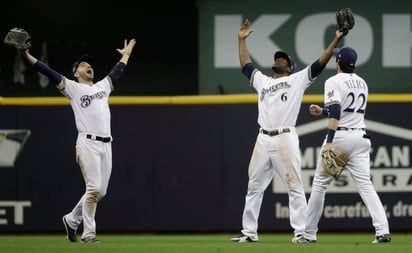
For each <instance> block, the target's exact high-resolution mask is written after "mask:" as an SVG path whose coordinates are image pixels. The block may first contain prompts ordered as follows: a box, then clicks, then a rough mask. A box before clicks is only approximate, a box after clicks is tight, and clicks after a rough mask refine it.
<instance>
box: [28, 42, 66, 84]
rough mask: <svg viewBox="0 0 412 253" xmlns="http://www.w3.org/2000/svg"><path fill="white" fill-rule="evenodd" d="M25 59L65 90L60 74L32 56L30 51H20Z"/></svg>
mask: <svg viewBox="0 0 412 253" xmlns="http://www.w3.org/2000/svg"><path fill="white" fill-rule="evenodd" d="M20 52H21V54H22V55H23V56H24V58H25V59H26V60H27V61H28V62H29V63H30V64H31V65H32V66H33V67H34V69H36V71H38V72H40V73H42V74H43V75H45V76H47V77H48V78H49V79H50V81H51V82H53V83H54V84H55V85H56V86H57V87H58V88H59V89H62V88H64V82H63V77H62V75H61V74H60V73H58V72H56V71H54V70H53V69H51V68H50V67H49V66H47V65H46V64H45V63H43V62H42V61H40V60H38V59H37V58H36V57H34V56H33V55H31V54H30V52H29V49H25V50H20Z"/></svg>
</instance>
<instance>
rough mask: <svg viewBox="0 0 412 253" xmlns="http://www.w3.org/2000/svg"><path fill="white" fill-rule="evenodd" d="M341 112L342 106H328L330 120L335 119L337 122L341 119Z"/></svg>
mask: <svg viewBox="0 0 412 253" xmlns="http://www.w3.org/2000/svg"><path fill="white" fill-rule="evenodd" d="M340 110H341V106H340V104H331V105H329V106H328V111H329V118H335V119H337V120H339V119H340Z"/></svg>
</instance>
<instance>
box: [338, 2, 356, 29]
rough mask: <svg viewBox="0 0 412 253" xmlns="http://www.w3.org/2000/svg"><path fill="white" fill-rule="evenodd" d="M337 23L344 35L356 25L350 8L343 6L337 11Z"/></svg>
mask: <svg viewBox="0 0 412 253" xmlns="http://www.w3.org/2000/svg"><path fill="white" fill-rule="evenodd" d="M336 25H337V27H338V30H339V31H341V32H343V35H346V34H348V32H349V30H350V29H352V28H353V27H354V26H355V17H354V16H353V13H352V10H351V9H350V8H343V9H341V10H339V11H337V12H336Z"/></svg>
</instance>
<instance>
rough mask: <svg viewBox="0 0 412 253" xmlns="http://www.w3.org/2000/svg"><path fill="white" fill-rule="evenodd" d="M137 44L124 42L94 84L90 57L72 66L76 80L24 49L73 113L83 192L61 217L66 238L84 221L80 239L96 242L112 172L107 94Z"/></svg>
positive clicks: (72, 239) (69, 237)
mask: <svg viewBox="0 0 412 253" xmlns="http://www.w3.org/2000/svg"><path fill="white" fill-rule="evenodd" d="M135 44H136V41H135V39H131V40H130V41H129V42H128V41H127V40H125V41H124V46H123V48H122V49H117V51H118V52H119V53H120V54H121V58H120V61H119V62H118V63H117V64H116V65H115V66H114V67H113V69H112V70H111V72H110V73H109V74H108V75H107V76H106V77H105V78H103V79H102V80H100V81H98V82H96V83H94V81H93V79H94V71H93V65H92V64H93V62H92V60H93V59H92V58H90V57H89V56H83V57H81V58H80V59H79V60H78V61H77V62H75V63H74V64H73V66H72V69H71V70H72V75H73V78H74V79H75V81H73V80H70V79H69V78H67V77H65V76H63V75H61V74H59V73H58V72H56V71H54V70H52V69H50V68H49V67H48V66H47V65H46V64H44V63H43V62H41V61H39V60H38V59H36V58H35V57H33V56H32V55H31V54H30V53H29V50H25V51H23V55H24V56H25V58H26V59H27V60H28V61H29V62H30V63H31V64H32V65H33V67H34V69H36V71H38V72H40V73H42V74H44V75H45V76H47V77H48V78H49V79H50V80H51V81H52V82H53V83H54V84H55V85H56V86H57V88H58V89H59V90H60V92H61V93H62V94H63V95H64V96H66V97H67V98H68V99H70V104H71V107H72V109H73V112H74V117H75V120H76V127H77V130H78V137H77V142H76V160H77V163H78V164H79V166H80V169H81V172H82V175H83V177H84V181H85V184H86V192H85V193H84V195H83V196H82V197H81V198H80V201H79V202H78V203H77V205H76V206H75V207H74V208H73V210H72V211H71V212H70V213H68V214H66V215H65V216H63V224H64V226H65V228H66V233H67V238H68V239H69V240H70V241H71V242H77V237H76V231H77V228H78V227H79V225H80V224H81V222H83V233H82V236H81V242H85V243H98V242H99V240H98V239H97V238H96V222H95V214H96V207H97V203H98V201H99V200H101V199H102V198H103V197H104V196H105V195H106V193H107V187H108V184H109V179H110V174H111V171H112V146H111V141H112V136H111V127H110V109H109V103H108V99H109V95H110V93H111V91H112V90H113V88H114V85H115V84H116V82H117V80H118V79H119V77H120V76H121V75H122V73H123V71H124V70H125V68H126V65H127V62H128V60H129V57H130V55H131V53H132V51H133V48H134V46H135Z"/></svg>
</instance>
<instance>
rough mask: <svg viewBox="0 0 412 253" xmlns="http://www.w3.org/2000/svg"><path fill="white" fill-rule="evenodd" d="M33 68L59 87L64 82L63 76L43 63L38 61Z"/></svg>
mask: <svg viewBox="0 0 412 253" xmlns="http://www.w3.org/2000/svg"><path fill="white" fill-rule="evenodd" d="M33 67H34V68H35V69H36V70H37V71H38V72H40V73H42V74H43V75H45V76H47V77H48V78H49V79H50V80H51V81H52V82H53V83H54V84H55V85H58V84H59V83H60V82H61V81H62V79H63V78H62V75H61V74H59V73H58V72H56V71H54V70H53V69H51V68H50V67H49V66H47V65H46V64H44V63H43V62H41V61H36V63H34V64H33Z"/></svg>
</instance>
